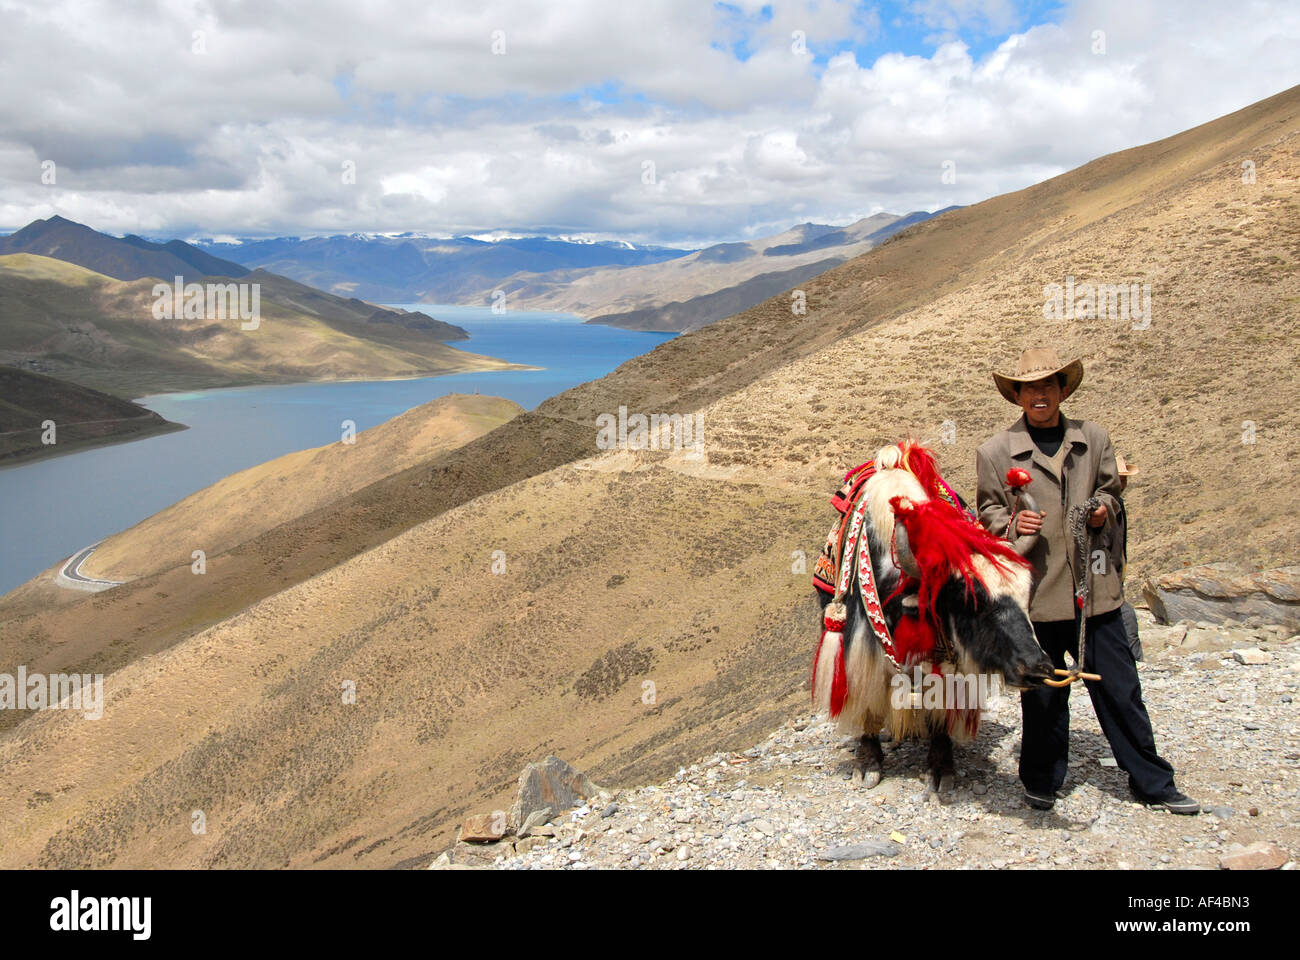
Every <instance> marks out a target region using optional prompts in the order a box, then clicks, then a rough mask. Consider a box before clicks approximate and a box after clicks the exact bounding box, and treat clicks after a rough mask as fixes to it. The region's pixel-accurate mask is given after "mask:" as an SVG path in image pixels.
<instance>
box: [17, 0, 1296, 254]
mask: <svg viewBox="0 0 1300 960" xmlns="http://www.w3.org/2000/svg"><path fill="white" fill-rule="evenodd" d="M312 10H313V15H312V16H309V17H308V16H303V14H302V12H301V8H300V7H299V5H297V4H295V3H291V2H287V0H260V2H257V3H252V2H247V0H245V2H241V0H155V2H153V3H151V4H149V5H125V6H109V5H96V4H87V3H85V2H84V0H2V2H0V91H2V92H0V230H12V229H16V228H18V227H21V226H23V225H24V224H26V223H28V222H30V221H31V220H33V219H37V218H43V217H48V216H50V215H52V214H55V213H57V214H60V215H62V216H65V217H69V218H71V219H74V220H78V221H81V222H83V223H88V224H90V225H91V226H93V227H95V228H97V229H101V230H107V231H110V232H115V233H127V232H131V233H141V234H147V235H150V236H180V237H196V236H275V235H311V234H329V233H352V232H375V233H381V232H382V233H401V232H415V233H422V234H429V235H456V234H482V233H488V232H491V231H507V232H511V233H516V234H526V233H530V232H537V231H541V230H543V229H548V230H554V231H558V232H563V233H566V234H569V235H583V236H589V237H592V238H601V239H603V238H611V239H624V240H630V241H633V242H638V241H639V242H648V243H665V244H684V245H699V244H703V243H708V242H714V241H719V240H734V239H746V238H749V237H752V236H755V235H760V234H764V233H772V232H777V231H779V230H782V229H785V228H786V227H788V226H790V225H791V224H794V223H799V222H803V221H808V220H813V221H817V222H824V223H835V224H844V223H849V222H851V221H853V220H855V219H858V218H861V217H866V216H871V215H872V214H875V213H879V212H882V211H883V212H891V213H899V214H903V213H908V212H911V211H914V210H937V209H939V208H942V207H946V206H950V205H952V204H969V203H975V202H978V201H980V200H983V199H986V198H988V197H990V196H994V195H996V194H999V193H1005V192H1007V191H1010V190H1016V189H1020V188H1022V187H1025V186H1028V185H1030V184H1033V183H1036V182H1039V181H1041V180H1043V179H1046V178H1048V177H1051V176H1054V175H1056V174H1059V173H1061V172H1063V171H1065V170H1068V169H1071V168H1073V167H1076V166H1078V165H1080V164H1083V163H1086V162H1087V161H1089V160H1091V159H1094V158H1095V157H1097V156H1101V155H1104V154H1106V153H1110V152H1113V151H1115V150H1120V149H1124V148H1126V147H1130V146H1134V145H1137V144H1140V143H1145V142H1149V141H1151V140H1155V139H1159V138H1161V137H1165V136H1169V135H1171V134H1174V133H1177V132H1179V131H1181V130H1185V129H1187V128H1189V127H1192V126H1195V125H1197V124H1200V123H1204V122H1206V121H1208V120H1212V119H1214V118H1215V117H1218V116H1221V115H1223V114H1226V113H1229V112H1231V111H1233V110H1237V109H1240V108H1242V107H1244V106H1247V105H1248V104H1250V103H1253V102H1255V101H1257V100H1260V99H1262V98H1264V97H1267V96H1270V95H1272V94H1275V93H1278V92H1280V91H1282V90H1284V89H1287V88H1289V87H1291V86H1293V85H1295V84H1296V83H1297V82H1300V70H1298V69H1297V60H1296V55H1295V51H1296V49H1297V48H1298V47H1300V4H1297V3H1295V2H1294V0H1234V2H1233V3H1232V4H1225V3H1223V2H1222V0H1149V2H1142V3H1134V2H1132V0H1060V2H1046V0H1024V2H1020V3H1015V2H1013V0H895V2H880V3H872V2H862V3H854V2H849V0H778V2H768V3H765V2H758V0H734V2H732V3H728V4H722V3H716V4H712V3H707V2H700V0H639V2H637V3H635V4H617V3H609V2H608V0H566V2H564V3H536V2H514V0H439V2H438V3H429V2H426V0H367V2H366V3H360V4H358V3H356V2H355V0H316V3H315V4H314V5H313V8H312ZM799 37H802V38H803V43H804V47H803V48H801V47H800V45H799V43H798V42H797V39H798V38H799ZM1099 38H1100V42H1099ZM1067 130H1069V131H1074V134H1073V135H1070V136H1064V135H1063V132H1064V131H1067ZM945 171H947V172H948V173H951V175H948V173H945Z"/></svg>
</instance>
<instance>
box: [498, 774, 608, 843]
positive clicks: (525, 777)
mask: <svg viewBox="0 0 1300 960" xmlns="http://www.w3.org/2000/svg"><path fill="white" fill-rule="evenodd" d="M599 792H600V787H598V786H596V785H595V784H594V783H592V782H591V781H590V780H589V779H587V775H586V774H584V773H582V772H581V771H579V770H575V769H574V768H573V767H571V766H569V765H568V764H567V763H565V762H564V761H563V760H561V759H560V758H559V757H547V758H546V759H545V760H543V761H542V762H541V763H530V764H529V765H528V766H526V767H524V772H523V773H521V774H519V792H518V793H517V794H516V795H515V803H514V806H512V807H511V808H510V823H511V824H512V825H514V827H515V828H516V829H518V828H519V827H521V826H523V824H524V823H526V822H527V820H528V818H529V816H531V815H532V814H534V813H536V812H538V811H541V810H545V809H546V808H547V807H550V809H551V813H550V814H548V817H549V816H554V815H556V814H559V813H562V812H563V811H565V810H571V809H573V808H574V807H578V806H581V805H582V802H583V801H584V800H585V799H587V798H588V797H594V796H596V794H597V793H599Z"/></svg>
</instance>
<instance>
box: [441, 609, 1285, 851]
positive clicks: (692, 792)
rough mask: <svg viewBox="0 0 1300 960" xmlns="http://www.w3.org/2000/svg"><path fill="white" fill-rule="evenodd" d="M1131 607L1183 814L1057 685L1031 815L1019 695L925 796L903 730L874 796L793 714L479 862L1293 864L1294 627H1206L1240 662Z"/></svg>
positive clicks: (889, 749)
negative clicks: (1055, 716) (1261, 655)
mask: <svg viewBox="0 0 1300 960" xmlns="http://www.w3.org/2000/svg"><path fill="white" fill-rule="evenodd" d="M1142 617H1143V620H1144V624H1143V640H1144V644H1145V645H1146V648H1147V653H1148V656H1147V660H1146V661H1144V662H1142V663H1140V664H1139V669H1140V671H1141V674H1142V683H1143V691H1144V697H1145V700H1146V704H1147V708H1148V711H1149V712H1150V714H1151V716H1152V720H1153V723H1154V726H1155V731H1156V742H1157V745H1158V747H1159V749H1160V751H1161V754H1162V755H1163V756H1164V757H1165V758H1166V759H1168V760H1169V761H1170V762H1171V763H1173V765H1174V768H1175V771H1176V777H1177V782H1178V785H1179V788H1180V789H1182V791H1183V792H1184V793H1187V794H1188V795H1190V796H1191V797H1193V798H1194V799H1196V800H1198V801H1200V802H1201V804H1202V805H1203V807H1204V808H1205V811H1206V812H1202V813H1201V814H1200V815H1198V816H1177V815H1174V814H1171V813H1168V812H1166V811H1164V810H1163V809H1148V808H1147V807H1145V806H1143V805H1141V804H1139V803H1137V802H1135V801H1134V800H1133V799H1132V797H1131V795H1130V794H1129V792H1128V780H1127V776H1126V775H1125V774H1124V772H1123V771H1122V770H1119V769H1118V768H1116V767H1115V766H1114V761H1113V759H1112V758H1111V757H1110V749H1109V746H1108V745H1107V743H1106V740H1105V738H1104V737H1103V736H1102V734H1101V730H1100V728H1099V727H1098V725H1097V718H1096V715H1095V713H1094V712H1093V709H1092V704H1091V702H1090V700H1089V698H1088V696H1087V694H1086V692H1084V690H1083V689H1082V688H1080V689H1077V690H1075V691H1074V692H1073V694H1072V696H1071V719H1072V724H1071V739H1070V746H1071V757H1070V774H1069V776H1068V777H1067V779H1066V783H1065V786H1064V787H1063V788H1062V789H1061V791H1060V793H1059V799H1058V800H1057V802H1056V806H1055V808H1054V809H1053V810H1051V811H1050V812H1039V811H1036V810H1032V809H1030V808H1029V807H1027V806H1026V805H1025V803H1024V801H1023V797H1022V793H1021V788H1020V783H1019V781H1018V780H1017V778H1016V761H1017V755H1018V751H1019V741H1020V729H1019V728H1020V705H1019V698H1018V696H1016V695H1015V694H1014V693H1007V694H1004V695H1002V696H1001V697H1000V698H999V699H998V700H997V701H996V702H995V703H993V704H992V705H991V707H990V709H989V710H988V712H987V713H986V715H985V719H984V722H983V724H982V726H981V730H980V735H979V738H978V739H977V740H976V741H975V742H974V743H972V744H966V745H958V747H957V749H956V755H955V758H956V764H957V780H956V786H955V788H954V789H953V791H952V792H950V793H948V794H944V795H942V796H935V795H933V794H927V793H926V792H925V787H924V784H923V783H922V781H921V775H922V773H923V765H924V762H925V752H926V745H925V744H924V743H921V742H917V741H911V742H906V743H902V744H893V743H886V744H885V771H884V779H883V780H882V781H881V783H880V784H879V785H878V786H877V787H875V788H874V789H869V790H868V789H863V788H862V787H860V786H854V785H853V783H852V782H851V781H850V780H849V775H850V773H851V770H852V762H851V746H852V741H851V740H850V739H846V738H844V737H842V736H840V735H839V734H837V733H836V732H835V730H834V728H833V726H832V725H831V724H830V723H828V722H825V721H824V720H822V719H820V718H817V717H813V716H803V717H798V718H794V719H792V720H790V721H789V722H787V723H786V724H785V725H783V726H782V727H781V728H780V729H779V730H777V731H776V732H774V733H772V734H771V735H770V736H769V737H768V738H767V739H766V740H765V741H764V742H763V743H761V744H759V745H757V746H755V747H753V748H751V749H749V750H746V751H744V753H741V754H722V753H719V754H714V755H713V756H710V757H706V758H704V759H701V760H700V761H699V762H698V763H696V764H693V765H692V766H690V767H689V768H684V769H681V770H679V771H678V773H677V775H676V776H675V777H673V778H672V779H670V780H668V781H667V782H665V783H662V784H658V785H655V786H644V787H639V788H635V789H627V790H622V791H611V792H610V793H609V794H606V797H608V798H609V799H608V802H606V801H605V800H601V801H600V802H597V803H594V804H593V805H592V806H589V807H582V808H580V809H578V810H575V811H570V812H569V813H567V814H565V815H564V816H561V817H557V818H556V820H555V822H554V823H553V824H552V825H551V826H552V827H553V828H554V833H555V836H551V837H546V836H538V837H532V838H528V839H525V840H523V841H518V840H514V841H508V842H506V843H502V844H497V845H495V849H498V850H500V851H501V853H500V854H499V855H498V856H497V858H496V862H495V864H494V866H496V867H498V868H504V869H559V868H564V869H591V868H606V869H608V868H629V867H630V868H639V869H655V870H669V869H710V870H712V869H735V868H781V869H827V868H829V869H863V868H868V869H869V868H874V867H883V866H890V867H921V868H924V867H975V868H994V869H1001V868H1004V867H1029V868H1041V867H1064V868H1084V869H1099V868H1102V869H1104V868H1119V869H1126V868H1130V867H1131V868H1137V869H1161V868H1182V867H1197V868H1205V867H1209V868H1214V867H1218V866H1220V858H1221V857H1222V856H1224V855H1225V854H1226V853H1228V852H1229V851H1230V848H1231V847H1232V845H1233V844H1250V843H1253V842H1255V841H1267V842H1271V843H1273V844H1275V845H1277V846H1278V847H1280V848H1282V850H1284V851H1286V852H1287V853H1288V856H1289V859H1288V862H1287V863H1286V864H1285V866H1284V867H1283V869H1293V868H1294V866H1295V862H1294V859H1293V858H1294V857H1295V856H1296V853H1297V851H1300V715H1297V712H1296V705H1295V702H1294V698H1295V696H1296V690H1297V686H1300V683H1298V681H1297V677H1300V673H1298V672H1297V668H1298V667H1300V637H1290V638H1289V639H1281V638H1282V637H1283V636H1284V635H1285V633H1286V632H1287V631H1284V630H1282V629H1281V628H1279V627H1263V628H1257V629H1254V630H1252V631H1246V630H1243V629H1241V628H1234V629H1233V630H1231V631H1227V630H1223V629H1222V628H1213V629H1215V630H1217V631H1219V632H1220V634H1221V642H1220V643H1219V644H1218V646H1223V647H1225V648H1226V647H1228V646H1232V647H1234V648H1236V647H1239V646H1241V645H1242V644H1243V642H1248V643H1249V645H1250V646H1252V647H1262V649H1264V650H1265V651H1266V652H1267V655H1268V657H1269V662H1268V663H1265V664H1259V665H1245V664H1242V663H1239V662H1238V661H1237V660H1236V659H1235V658H1234V657H1233V655H1232V653H1231V652H1229V651H1228V650H1227V649H1223V650H1210V651H1204V650H1198V651H1195V652H1189V651H1188V650H1187V649H1185V648H1180V647H1178V646H1176V644H1177V642H1178V639H1179V638H1180V637H1181V633H1176V628H1169V627H1159V626H1157V625H1155V624H1154V623H1153V622H1152V621H1151V619H1150V617H1149V615H1147V614H1145V612H1144V611H1143V612H1142ZM1171 638H1172V640H1171ZM1171 643H1172V644H1174V645H1170V644H1171ZM544 829H549V828H544ZM515 844H519V846H518V847H516V846H515ZM489 849H493V848H488V849H484V848H479V850H481V851H482V852H483V853H487V852H488V850H489ZM476 852H477V851H476ZM453 856H454V854H453Z"/></svg>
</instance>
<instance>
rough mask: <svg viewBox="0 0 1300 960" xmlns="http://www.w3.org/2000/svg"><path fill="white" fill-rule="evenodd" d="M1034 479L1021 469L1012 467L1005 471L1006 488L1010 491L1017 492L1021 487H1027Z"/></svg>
mask: <svg viewBox="0 0 1300 960" xmlns="http://www.w3.org/2000/svg"><path fill="white" fill-rule="evenodd" d="M1033 479H1034V478H1033V477H1031V476H1030V475H1029V471H1028V470H1025V469H1023V468H1021V467H1012V468H1011V469H1010V470H1008V471H1007V486H1009V487H1011V489H1012V490H1019V489H1020V488H1021V487H1027V486H1029V484H1030V482H1031V481H1032V480H1033Z"/></svg>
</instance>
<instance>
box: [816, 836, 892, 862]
mask: <svg viewBox="0 0 1300 960" xmlns="http://www.w3.org/2000/svg"><path fill="white" fill-rule="evenodd" d="M902 849H903V846H902V844H899V843H895V842H894V841H893V840H868V841H866V842H865V843H854V844H850V845H848V846H842V847H830V848H828V849H826V850H823V851H822V852H821V853H819V854H817V859H818V860H832V861H840V860H866V859H867V858H868V857H896V856H898V854H899V852H900V851H901V850H902Z"/></svg>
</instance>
